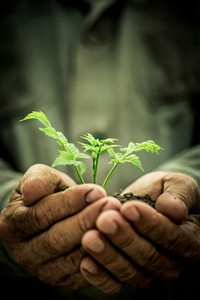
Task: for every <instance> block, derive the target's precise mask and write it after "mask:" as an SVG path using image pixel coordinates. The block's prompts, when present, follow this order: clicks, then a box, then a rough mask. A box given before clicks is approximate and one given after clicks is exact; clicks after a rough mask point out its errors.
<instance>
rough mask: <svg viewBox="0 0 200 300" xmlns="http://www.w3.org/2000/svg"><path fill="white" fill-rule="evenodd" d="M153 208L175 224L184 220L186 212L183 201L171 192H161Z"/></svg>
mask: <svg viewBox="0 0 200 300" xmlns="http://www.w3.org/2000/svg"><path fill="white" fill-rule="evenodd" d="M155 208H156V210H157V211H158V212H160V213H162V214H163V215H165V216H166V217H168V218H169V219H171V220H173V221H174V222H175V223H177V224H180V223H181V222H182V221H183V220H185V219H186V217H187V214H188V210H187V207H186V205H185V203H184V202H183V201H182V200H181V199H178V198H177V197H176V196H174V195H171V194H168V195H165V194H162V195H161V196H160V197H158V199H157V201H156V205H155Z"/></svg>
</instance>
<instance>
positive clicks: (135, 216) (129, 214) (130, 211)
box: [124, 206, 140, 222]
mask: <svg viewBox="0 0 200 300" xmlns="http://www.w3.org/2000/svg"><path fill="white" fill-rule="evenodd" d="M124 215H125V217H126V218H127V219H129V220H130V221H134V222H135V221H138V220H139V219H140V213H139V211H138V210H137V209H136V208H135V207H131V206H130V207H128V208H127V209H126V212H124Z"/></svg>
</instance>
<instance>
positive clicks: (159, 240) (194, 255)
mask: <svg viewBox="0 0 200 300" xmlns="http://www.w3.org/2000/svg"><path fill="white" fill-rule="evenodd" d="M121 214H122V216H123V217H124V218H126V219H127V220H128V221H130V222H131V223H132V225H133V227H134V228H135V229H136V230H137V232H138V233H139V234H141V235H143V236H144V237H146V238H148V239H149V240H151V241H152V242H153V243H154V244H156V245H158V246H159V247H160V249H163V250H165V251H167V253H168V254H171V255H174V256H177V257H179V261H181V260H182V261H186V262H188V261H190V262H194V260H195V259H196V260H197V261H199V260H200V254H199V253H200V230H199V223H198V224H196V223H195V222H192V220H188V221H187V220H185V221H184V222H183V223H182V224H181V225H177V224H175V223H173V222H172V221H171V220H170V219H168V218H167V217H166V216H164V215H163V214H161V213H158V212H157V211H156V210H154V209H153V208H151V207H149V206H148V205H146V204H144V203H139V202H137V201H130V202H129V203H125V204H124V205H123V206H122V207H121ZM196 222H197V220H196Z"/></svg>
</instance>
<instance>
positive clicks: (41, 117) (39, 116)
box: [20, 111, 51, 127]
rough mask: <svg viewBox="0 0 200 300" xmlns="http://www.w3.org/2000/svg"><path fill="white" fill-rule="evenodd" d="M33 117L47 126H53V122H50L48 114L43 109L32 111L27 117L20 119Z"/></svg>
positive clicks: (24, 119)
mask: <svg viewBox="0 0 200 300" xmlns="http://www.w3.org/2000/svg"><path fill="white" fill-rule="evenodd" d="M31 119H37V120H39V121H40V122H41V123H42V124H44V125H45V126H46V127H51V123H50V122H49V120H48V119H47V117H46V115H45V114H44V113H43V112H42V111H32V112H31V113H29V114H28V115H27V116H26V117H25V118H23V119H22V120H20V122H22V121H26V120H31Z"/></svg>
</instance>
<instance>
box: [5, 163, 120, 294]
mask: <svg viewBox="0 0 200 300" xmlns="http://www.w3.org/2000/svg"><path fill="white" fill-rule="evenodd" d="M104 196H106V192H105V191H104V189H102V188H101V187H99V186H97V185H94V184H84V185H83V184H82V185H76V184H75V182H74V181H73V180H72V179H71V178H70V177H68V176H67V175H66V174H64V173H62V172H59V171H57V170H55V169H52V168H50V167H48V166H45V165H41V164H37V165H34V166H32V167H31V168H30V169H28V170H27V172H26V173H25V174H24V176H23V177H22V179H21V180H20V182H19V184H18V186H17V187H16V189H15V190H14V191H13V193H12V195H11V199H10V203H9V204H8V206H7V207H6V208H5V209H4V210H3V211H2V212H1V214H0V238H1V239H2V240H4V241H5V242H6V244H7V245H8V247H9V248H10V249H11V251H12V254H13V258H14V260H15V262H16V263H17V264H18V265H19V266H21V267H22V268H23V269H25V270H27V271H29V272H31V273H32V274H34V275H35V276H37V277H38V278H39V279H40V280H41V281H43V282H45V283H47V284H50V285H58V286H66V287H69V288H72V289H77V288H81V287H83V286H87V285H89V284H88V282H87V281H86V280H85V279H84V277H83V276H82V274H81V273H80V270H79V265H80V261H81V259H82V258H83V256H84V255H85V252H84V250H83V249H82V248H81V238H82V235H83V233H84V232H85V231H86V230H88V229H90V228H93V227H94V224H95V220H96V218H97V216H98V214H99V212H100V211H101V210H102V209H103V208H104V207H105V209H106V207H107V208H114V209H116V208H118V207H119V202H118V201H117V200H116V199H113V198H111V199H110V200H109V197H104ZM102 197H104V198H103V199H102V200H99V201H96V200H98V199H100V198H102ZM90 202H94V203H93V204H91V205H88V204H90Z"/></svg>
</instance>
